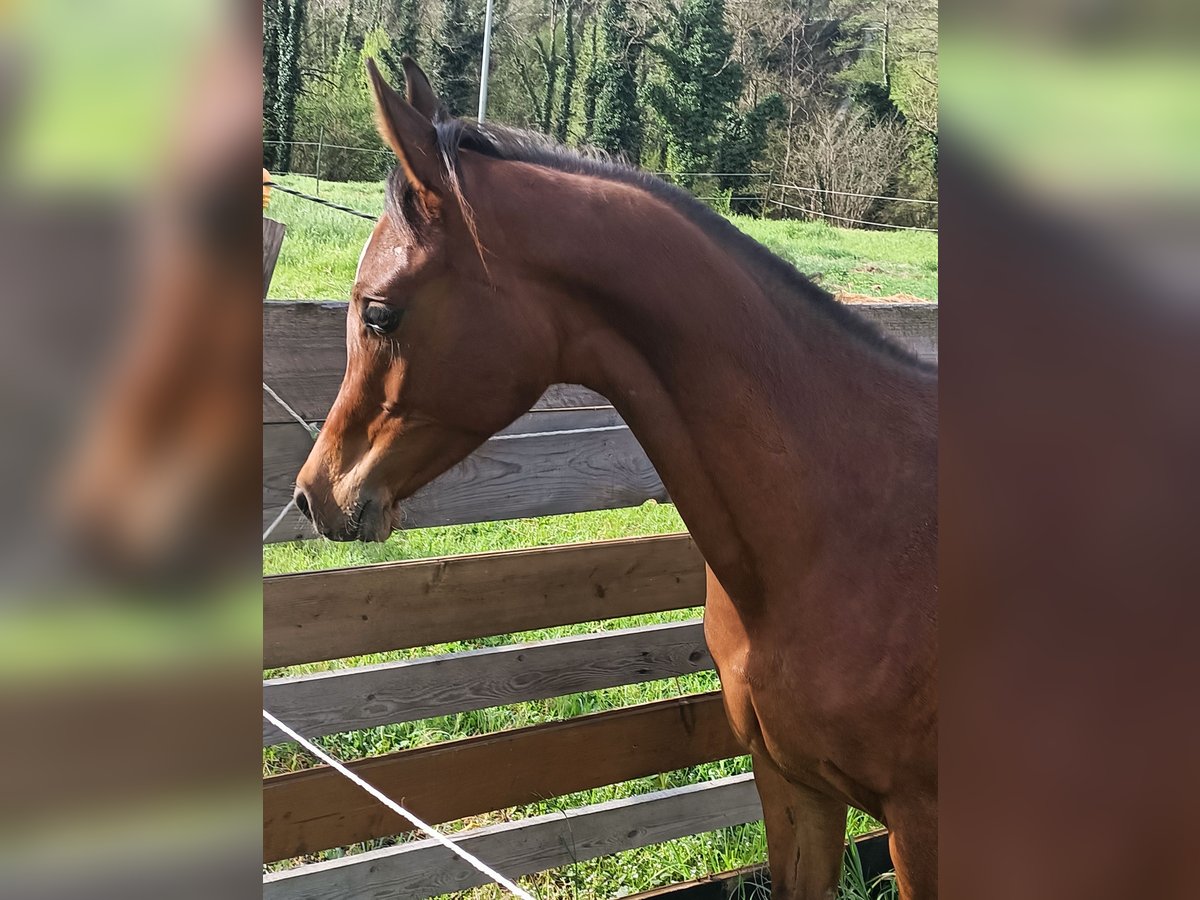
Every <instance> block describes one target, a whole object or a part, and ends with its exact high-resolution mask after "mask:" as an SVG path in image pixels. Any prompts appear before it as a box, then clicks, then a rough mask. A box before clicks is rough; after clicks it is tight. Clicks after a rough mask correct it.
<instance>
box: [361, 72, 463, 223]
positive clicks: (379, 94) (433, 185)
mask: <svg viewBox="0 0 1200 900" xmlns="http://www.w3.org/2000/svg"><path fill="white" fill-rule="evenodd" d="M367 74H368V76H369V77H370V80H371V93H372V95H373V96H374V98H375V119H376V124H377V125H378V127H379V134H380V136H381V137H382V138H383V139H384V140H385V141H386V142H387V144H388V146H390V147H391V148H392V151H393V152H394V153H395V154H396V158H397V159H398V160H399V161H400V166H401V167H402V168H403V169H404V175H405V177H406V178H407V179H408V183H409V184H411V185H412V187H413V190H415V191H416V192H417V196H418V197H419V198H420V199H421V202H422V203H423V204H424V205H425V208H426V209H427V210H428V211H430V212H436V211H437V209H438V208H439V206H440V205H441V197H442V195H443V193H444V183H443V176H442V167H441V163H440V162H439V158H438V148H437V132H436V131H435V130H434V127H433V123H432V122H431V121H430V120H429V118H427V117H426V116H424V115H422V114H421V113H420V112H418V111H417V110H416V109H415V108H414V107H413V106H412V104H410V103H409V102H408V101H407V100H405V99H404V98H403V97H401V96H400V95H399V94H397V93H396V92H395V91H394V90H392V87H391V85H389V84H388V83H387V82H386V81H384V80H383V75H381V74H380V72H379V67H378V66H377V65H375V60H373V59H368V60H367ZM430 94H431V95H432V91H430Z"/></svg>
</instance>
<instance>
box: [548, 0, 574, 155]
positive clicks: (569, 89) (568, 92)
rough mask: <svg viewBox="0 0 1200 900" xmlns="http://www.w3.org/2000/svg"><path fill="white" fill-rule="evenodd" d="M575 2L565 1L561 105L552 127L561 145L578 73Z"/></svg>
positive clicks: (568, 122) (564, 139)
mask: <svg viewBox="0 0 1200 900" xmlns="http://www.w3.org/2000/svg"><path fill="white" fill-rule="evenodd" d="M577 6H578V2H577V0H567V6H566V11H565V12H566V15H565V16H564V18H563V33H564V34H565V36H566V37H565V51H566V55H567V58H566V65H565V67H564V68H563V83H562V103H561V104H560V105H559V108H558V121H557V122H556V124H555V126H554V137H555V139H556V140H557V141H558V142H559V143H561V144H565V143H566V142H567V129H568V128H569V127H570V125H571V97H572V94H574V92H575V78H576V76H577V74H578V72H579V54H578V52H577V51H576V49H575V26H576V25H578V24H579V21H578V17H577V16H576V15H575V11H576V7H577Z"/></svg>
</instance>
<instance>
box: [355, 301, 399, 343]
mask: <svg viewBox="0 0 1200 900" xmlns="http://www.w3.org/2000/svg"><path fill="white" fill-rule="evenodd" d="M403 315H404V313H403V311H402V310H399V309H397V308H396V307H394V306H388V305H387V304H386V303H375V302H372V303H368V304H367V307H366V309H364V310H363V323H364V324H365V325H366V326H367V327H368V328H370V329H371V330H372V331H373V332H375V333H376V334H378V335H380V336H382V335H385V334H391V333H392V332H393V331H395V330H396V326H397V325H399V324H400V319H401V317H402V316H403Z"/></svg>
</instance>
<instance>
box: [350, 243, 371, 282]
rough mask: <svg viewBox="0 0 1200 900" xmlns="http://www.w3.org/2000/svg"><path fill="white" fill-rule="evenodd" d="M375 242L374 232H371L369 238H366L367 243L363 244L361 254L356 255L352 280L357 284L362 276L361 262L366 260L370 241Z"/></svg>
mask: <svg viewBox="0 0 1200 900" xmlns="http://www.w3.org/2000/svg"><path fill="white" fill-rule="evenodd" d="M373 240H375V232H374V231H372V232H371V236H370V237H369V238H367V242H366V243H365V244H363V248H362V253H360V254H358V268H356V269H355V270H354V280H355V281H356V282H357V281H358V279H359V277H360V276H361V275H362V266H363V260H364V259H366V258H367V251H368V250H369V249H371V241H373Z"/></svg>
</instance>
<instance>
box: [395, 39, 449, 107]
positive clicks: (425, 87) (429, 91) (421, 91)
mask: <svg viewBox="0 0 1200 900" xmlns="http://www.w3.org/2000/svg"><path fill="white" fill-rule="evenodd" d="M403 65H404V82H405V87H406V89H407V90H406V93H407V94H408V102H409V103H410V104H411V105H412V107H413V109H415V110H416V111H417V112H419V113H420V114H421V115H423V116H424V117H425V118H427V119H429V120H430V121H432V120H434V119H436V118H438V116H439V114H445V107H444V106H443V105H442V100H441V98H440V97H439V96H438V95H437V94H436V93H435V92H434V90H433V85H431V84H430V83H429V79H428V78H427V77H426V76H425V73H424V72H423V71H422V70H421V67H420V66H418V65H417V64H416V62H415V61H414V60H413V58H412V57H411V56H408V55H407V54H406V55H405V57H404V60H403Z"/></svg>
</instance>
